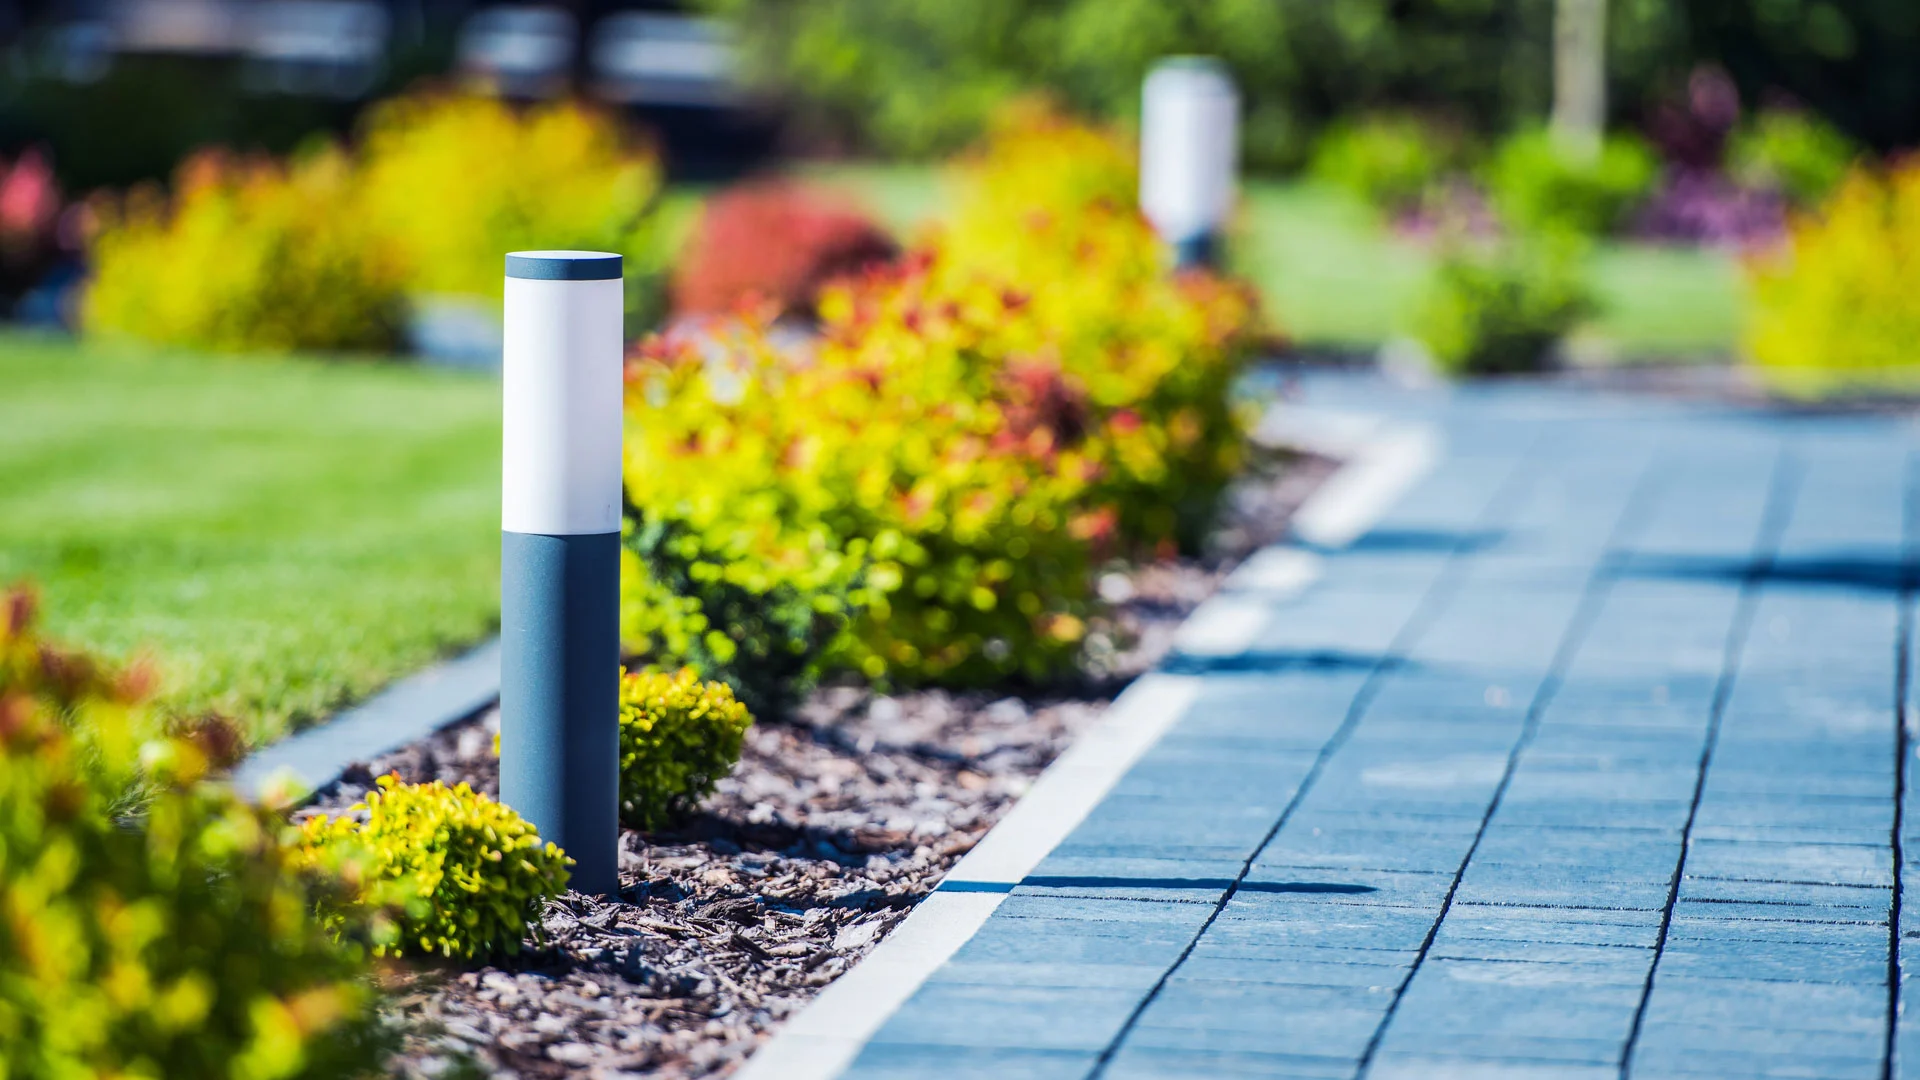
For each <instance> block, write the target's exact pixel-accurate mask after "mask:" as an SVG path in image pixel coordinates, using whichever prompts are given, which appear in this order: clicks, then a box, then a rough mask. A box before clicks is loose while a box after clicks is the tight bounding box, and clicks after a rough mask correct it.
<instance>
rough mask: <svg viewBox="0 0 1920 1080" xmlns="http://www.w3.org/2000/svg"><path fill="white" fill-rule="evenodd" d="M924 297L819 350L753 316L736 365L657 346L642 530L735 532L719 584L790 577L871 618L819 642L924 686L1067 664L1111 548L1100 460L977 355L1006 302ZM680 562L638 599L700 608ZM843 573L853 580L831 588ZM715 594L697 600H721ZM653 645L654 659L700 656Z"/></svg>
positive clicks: (633, 472) (644, 378) (725, 543)
mask: <svg viewBox="0 0 1920 1080" xmlns="http://www.w3.org/2000/svg"><path fill="white" fill-rule="evenodd" d="M909 295H910V294H908V293H905V292H891V293H888V292H879V293H877V295H876V296H875V297H874V299H875V300H876V302H878V303H880V306H885V307H887V313H886V314H884V315H874V316H872V323H871V324H868V323H861V324H856V325H858V329H853V328H852V327H851V326H847V327H844V328H846V329H848V333H846V334H844V335H841V334H838V333H835V332H834V330H835V329H837V328H843V327H842V324H836V323H833V322H830V323H829V333H828V335H827V336H826V337H825V338H823V339H822V340H821V341H820V342H818V343H817V346H816V347H814V348H812V349H810V350H807V351H805V352H786V353H783V352H781V351H779V350H777V349H775V348H774V347H772V346H771V345H769V344H765V343H764V337H763V335H761V334H760V333H759V332H758V331H757V330H756V329H755V328H753V327H751V326H748V327H743V328H741V329H740V330H739V331H738V332H737V333H736V334H735V336H734V338H733V340H735V341H740V340H741V339H749V340H757V341H759V342H760V344H754V345H749V346H746V347H743V348H740V349H739V350H738V351H736V352H732V353H730V354H728V355H725V356H721V357H717V358H711V359H710V358H706V357H703V356H702V354H701V352H700V350H699V349H698V347H696V346H695V345H694V344H693V343H688V342H680V343H674V342H668V343H663V344H662V346H659V347H656V348H653V349H650V350H649V351H648V352H647V353H646V354H645V355H644V356H643V359H642V360H641V361H639V362H638V363H636V364H635V366H634V368H633V381H632V383H631V384H630V386H631V389H630V392H629V408H630V410H632V414H633V422H632V423H630V425H629V429H628V430H629V432H630V434H629V440H628V469H627V489H628V496H629V498H630V500H631V502H632V504H633V506H634V507H635V509H636V514H637V516H638V523H637V526H638V529H640V530H645V529H648V528H651V527H654V526H655V525H656V523H660V522H672V523H674V528H675V529H676V530H679V531H680V532H682V533H683V534H684V535H693V536H699V537H702V538H709V537H710V538H713V539H711V540H707V539H703V540H702V541H701V542H700V546H701V548H702V549H703V550H706V551H721V550H724V551H726V552H727V553H728V555H729V557H728V558H727V559H726V560H725V561H724V562H721V561H714V562H711V563H707V564H705V565H704V566H703V567H701V568H699V569H698V570H697V572H696V575H694V576H696V577H697V578H699V579H702V580H703V581H704V582H707V583H713V582H721V581H726V582H752V583H754V584H755V585H762V584H767V583H771V585H772V586H773V587H774V588H778V587H781V586H785V587H787V588H788V589H789V590H790V593H791V595H792V596H793V598H794V600H795V602H797V603H801V604H806V605H811V606H813V607H814V608H815V610H818V609H821V608H827V609H830V610H831V609H835V608H838V610H836V611H835V612H834V613H835V617H836V619H844V615H842V614H841V612H845V613H847V614H851V615H852V616H853V622H852V623H851V624H848V626H847V630H846V632H844V633H840V634H839V635H838V636H837V637H833V638H825V637H821V636H815V637H809V638H807V639H806V645H807V646H808V647H809V648H811V649H814V650H815V651H816V652H817V651H818V650H820V649H822V648H824V649H825V650H826V652H827V653H828V658H827V659H825V660H823V661H822V662H823V663H825V664H827V665H828V666H833V667H851V668H853V669H855V670H858V671H861V672H863V673H864V674H865V675H866V676H868V677H869V678H875V679H880V678H886V677H892V678H896V679H903V680H906V681H924V680H927V679H948V680H954V681H963V682H978V681H991V680H993V679H995V678H1000V677H1003V676H1005V675H1009V674H1016V673H1018V674H1026V675H1029V676H1032V677H1041V676H1044V675H1047V674H1051V673H1053V672H1055V671H1057V670H1059V669H1060V667H1061V666H1062V665H1063V664H1064V663H1066V662H1068V661H1070V660H1071V658H1072V656H1073V654H1074V652H1075V650H1076V649H1077V646H1078V642H1079V638H1080V626H1081V623H1080V619H1079V617H1078V615H1079V613H1080V612H1081V610H1082V609H1083V608H1084V606H1085V598H1086V595H1087V585H1086V577H1087V574H1088V572H1089V558H1090V555H1091V541H1092V540H1093V539H1095V538H1096V534H1098V533H1099V532H1100V531H1101V530H1102V529H1107V528H1110V526H1108V525H1107V524H1105V521H1106V520H1107V519H1106V518H1103V517H1102V516H1101V515H1099V514H1098V513H1097V512H1095V511H1094V510H1092V509H1091V508H1087V507H1083V506H1081V505H1079V500H1080V498H1081V496H1083V495H1084V493H1085V491H1086V489H1087V486H1088V482H1089V480H1090V478H1091V475H1092V466H1091V464H1090V462H1089V461H1088V459H1087V457H1086V455H1085V454H1083V453H1081V452H1080V451H1079V450H1078V449H1075V448H1073V447H1060V446H1058V445H1057V444H1058V443H1061V442H1064V441H1065V440H1064V439H1059V438H1057V437H1056V435H1055V433H1054V432H1053V431H1052V430H1051V429H1050V428H1046V427H1045V425H1044V423H1042V422H1040V421H1036V422H1035V423H1033V424H1032V425H1029V430H1026V431H1021V430H1019V429H1018V428H1017V427H1016V426H1015V425H1014V424H1012V423H1009V422H1008V419H1007V418H1008V404H1009V403H1008V402H1007V401H1005V400H1002V399H1000V398H998V397H997V396H996V393H997V388H996V386H995V384H996V383H997V382H999V381H1000V372H999V371H998V370H997V369H996V368H995V367H994V366H993V365H991V364H989V363H987V362H986V361H985V360H984V359H983V358H982V357H981V356H979V355H978V353H977V350H978V349H979V348H980V347H981V345H982V344H983V343H990V342H991V341H992V340H993V335H994V331H993V330H992V329H991V325H992V321H993V319H994V317H995V316H994V314H993V312H991V311H986V310H981V311H973V312H967V311H962V310H959V309H956V310H955V311H952V312H948V311H944V310H942V309H940V308H927V307H924V306H921V305H918V304H915V303H913V302H912V301H911V300H909V299H908V298H907V297H908V296H909ZM889 304H890V305H891V306H889ZM823 306H825V307H827V308H829V309H831V308H833V307H834V306H835V304H834V303H833V302H832V301H828V302H827V303H826V304H825V305H823ZM997 310H998V313H999V314H1000V315H1008V314H1010V313H1008V312H1007V311H1006V310H1005V309H1004V308H999V309H997ZM830 318H831V316H830ZM731 364H741V365H743V366H739V367H734V366H730V365H731ZM1109 517H1110V516H1109ZM658 563H659V560H658V559H657V558H656V559H652V560H648V561H647V562H646V563H645V564H643V566H642V567H640V569H643V570H644V571H645V572H646V573H645V575H644V576H643V578H642V583H641V584H640V585H637V586H630V587H629V590H628V591H629V596H630V597H641V596H644V595H652V596H653V597H654V598H655V600H656V602H657V603H665V604H674V603H685V602H686V601H687V600H688V599H689V598H688V597H685V596H679V595H677V594H676V595H673V596H662V595H660V591H659V590H658V588H657V587H658V586H660V585H662V584H665V582H664V581H663V580H662V577H661V574H660V572H659V569H658ZM822 567H824V568H828V569H830V570H831V571H832V572H833V573H834V574H835V575H836V578H835V579H834V580H828V581H824V582H823V581H822V580H821V576H820V572H819V570H820V568H822ZM643 589H646V590H652V591H651V592H650V593H643V592H642V591H641V590H643ZM711 593H712V589H711V588H710V587H703V588H702V589H700V590H696V591H695V594H694V596H693V597H692V598H691V599H693V600H694V601H696V602H698V604H699V606H700V607H701V608H702V610H703V611H705V610H706V608H705V602H706V600H707V598H708V597H709V596H710V595H711ZM757 595H759V596H761V597H763V598H764V599H765V600H772V599H775V598H776V596H777V593H775V592H774V591H773V589H769V590H768V591H767V592H764V593H758V594H757ZM690 606H691V605H690ZM740 628H741V627H739V626H738V625H735V626H726V625H716V626H715V627H714V629H716V630H718V631H720V632H721V634H723V635H725V634H728V633H731V632H732V631H734V630H736V629H740ZM650 644H652V645H653V646H654V648H655V650H656V651H654V652H652V653H650V654H648V655H649V658H650V659H651V660H652V661H653V662H656V663H660V664H663V665H664V664H669V663H674V662H678V661H681V660H684V659H687V657H684V656H679V655H675V654H673V653H671V652H660V651H657V650H658V647H659V646H660V645H662V644H665V642H663V641H661V640H660V639H658V638H656V639H655V640H654V641H652V642H651V643H650ZM743 651H760V652H764V651H768V650H766V649H763V648H757V647H755V648H752V649H749V648H747V647H745V646H743ZM806 659H807V660H809V661H813V660H815V659H816V657H812V656H809V657H806ZM704 674H707V675H709V676H713V677H720V678H726V679H727V680H728V681H730V682H731V681H734V679H735V678H737V677H738V676H737V673H736V671H735V670H734V669H733V668H731V667H722V668H720V669H718V670H707V671H705V672H704Z"/></svg>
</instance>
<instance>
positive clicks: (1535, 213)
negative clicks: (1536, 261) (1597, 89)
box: [1486, 127, 1659, 236]
mask: <svg viewBox="0 0 1920 1080" xmlns="http://www.w3.org/2000/svg"><path fill="white" fill-rule="evenodd" d="M1658 173H1659V161H1658V160H1657V159H1656V158H1655V157H1654V153H1653V151H1652V150H1651V149H1649V148H1648V147H1647V144H1646V143H1645V142H1644V141H1643V140H1641V139H1639V138H1638V137H1636V136H1632V135H1624V134H1615V135H1609V136H1607V137H1606V139H1605V140H1604V141H1603V142H1602V143H1601V145H1600V148H1599V151H1598V152H1597V153H1596V154H1594V155H1593V157H1592V158H1591V159H1583V158H1581V157H1580V156H1578V155H1577V154H1574V153H1572V152H1570V151H1569V150H1568V149H1567V148H1566V147H1565V146H1563V145H1561V143H1560V141H1559V140H1558V139H1557V138H1556V137H1555V135H1554V133H1553V132H1552V131H1549V130H1548V129H1546V128H1544V127H1538V128H1531V129H1528V130H1526V131H1521V132H1518V133H1516V134H1514V135H1512V136H1510V137H1509V138H1508V139H1507V140H1506V141H1505V142H1503V143H1501V144H1500V148H1499V149H1498V150H1496V151H1495V152H1494V155H1493V158H1492V160H1490V161H1489V162H1488V163H1487V166H1486V182H1487V188H1488V194H1490V195H1491V196H1492V197H1493V205H1494V208H1495V209H1496V210H1498V211H1499V212H1500V216H1501V218H1502V219H1504V220H1505V222H1506V224H1507V225H1508V226H1509V227H1511V228H1513V229H1514V230H1516V231H1519V232H1522V233H1531V232H1551V233H1573V234H1575V235H1579V236H1596V235H1600V234H1602V233H1605V232H1606V231H1607V230H1609V229H1611V228H1613V227H1614V226H1615V225H1617V224H1619V223H1620V222H1621V220H1622V219H1624V218H1625V216H1626V214H1627V211H1629V210H1631V209H1632V208H1633V207H1634V205H1635V204H1637V203H1638V202H1640V200H1641V199H1643V198H1644V197H1645V196H1646V194H1647V191H1648V189H1650V188H1651V187H1652V186H1653V181H1654V179H1655V177H1656V176H1657V175H1658Z"/></svg>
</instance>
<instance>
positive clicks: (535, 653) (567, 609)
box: [500, 532, 620, 896]
mask: <svg viewBox="0 0 1920 1080" xmlns="http://www.w3.org/2000/svg"><path fill="white" fill-rule="evenodd" d="M500 559H501V573H500V641H501V653H500V745H501V754H500V799H501V801H502V802H504V803H506V804H507V805H508V806H511V807H513V808H514V809H515V810H517V811H519V812H520V815H521V816H522V817H524V818H526V819H527V820H528V821H530V822H532V823H533V824H534V826H535V827H536V828H538V829H539V830H540V836H541V838H542V839H545V840H551V841H553V842H554V843H556V844H559V845H560V846H561V847H562V848H564V849H565V850H566V852H567V854H568V855H570V856H572V857H573V860H574V867H573V879H572V887H573V888H575V889H577V890H579V891H580V892H584V893H597V894H600V895H603V896H613V895H616V894H618V893H619V891H620V875H619V845H620V823H619V820H618V815H619V787H620V720H619V717H620V534H619V533H617V532H616V533H589V534H585V535H576V536H546V535H541V534H537V533H516V532H502V533H501V534H500Z"/></svg>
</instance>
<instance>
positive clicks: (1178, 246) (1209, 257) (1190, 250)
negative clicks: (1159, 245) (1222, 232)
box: [1173, 233, 1220, 270]
mask: <svg viewBox="0 0 1920 1080" xmlns="http://www.w3.org/2000/svg"><path fill="white" fill-rule="evenodd" d="M1219 264H1220V241H1219V238H1218V237H1216V236H1215V235H1214V234H1212V233H1201V234H1200V235H1198V236H1189V237H1187V238H1186V239H1184V240H1176V241H1174V243H1173V265H1174V269H1176V270H1187V269H1213V268H1215V267H1217V266H1219Z"/></svg>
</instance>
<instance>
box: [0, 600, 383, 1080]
mask: <svg viewBox="0 0 1920 1080" xmlns="http://www.w3.org/2000/svg"><path fill="white" fill-rule="evenodd" d="M142 696H143V689H142V686H141V680H139V679H131V680H130V679H128V678H126V677H123V676H117V675H114V674H112V673H109V672H106V671H104V670H103V669H101V668H100V667H98V666H97V665H95V664H94V663H92V662H91V661H89V660H87V659H86V658H84V657H81V656H77V655H75V654H71V653H65V652H61V651H59V650H56V649H53V648H50V647H48V646H47V645H46V644H45V643H44V642H42V641H41V640H40V639H39V638H38V637H37V636H36V635H35V633H34V632H33V626H32V606H31V603H30V602H29V601H28V600H27V599H26V598H25V596H24V595H23V594H15V595H14V596H13V597H11V598H10V599H9V600H8V602H7V603H5V604H4V605H0V1075H5V1076H6V1077H8V1080H71V1078H74V1077H89V1076H125V1077H175V1076H181V1077H186V1076H193V1077H224V1078H230V1080H283V1078H292V1077H313V1078H319V1077H350V1076H362V1075H368V1074H370V1073H371V1072H372V1071H373V1070H374V1069H375V1068H376V1067H377V1065H378V1063H379V1060H380V1050H381V1046H380V1043H381V1040H380V1039H379V1038H378V1030H379V1029H378V1027H377V1024H376V1022H375V1020H374V1018H373V1012H372V1004H373V1000H372V989H371V987H370V985H369V984H368V983H367V982H366V981H365V979H364V975H365V970H366V969H365V964H366V958H365V955H364V953H363V952H362V951H361V950H359V949H358V948H357V947H356V946H354V945H353V944H351V943H349V942H343V941H341V940H339V939H337V938H336V937H335V935H333V934H332V933H330V932H329V931H328V929H327V928H326V927H325V926H324V925H322V923H321V921H320V920H319V919H318V918H317V917H316V916H315V915H314V906H315V903H316V901H317V900H320V899H323V898H324V897H326V896H327V895H328V889H329V886H328V884H327V882H325V881H324V880H322V879H316V878H314V877H312V876H310V875H308V874H305V873H303V872H302V871H301V869H300V867H299V866H297V865H296V864H295V863H296V860H294V859H293V858H292V853H291V851H290V849H289V848H287V847H285V846H283V844H282V842H281V833H282V831H283V829H284V826H283V825H282V824H281V822H280V821H279V819H278V818H277V817H275V816H274V815H273V814H272V813H270V812H268V811H264V810H260V809H256V808H253V807H249V806H246V805H244V804H242V803H240V802H238V801H236V800H235V799H234V798H233V796H232V795H231V794H230V793H229V792H228V791H227V790H226V789H225V788H224V787H219V786H213V785H210V784H208V783H206V782H205V776H206V772H207V765H208V762H207V758H206V756H205V754H204V753H203V752H202V751H201V749H200V748H199V747H197V746H196V745H195V744H194V743H192V742H190V741H187V740H167V741H158V742H142V740H141V732H142V731H144V730H146V729H147V727H148V725H150V723H151V719H150V717H148V716H147V715H146V712H145V709H144V707H143V706H142V703H141V702H142ZM136 775H137V776H138V778H139V780H138V782H139V783H140V784H141V785H142V786H143V788H145V790H146V797H145V799H144V800H143V802H142V804H141V808H140V811H139V813H138V815H137V816H135V817H131V818H129V817H126V816H123V814H122V813H121V811H123V810H124V809H125V802H124V798H123V797H124V793H125V791H126V788H127V785H128V784H129V783H132V782H134V780H135V777H136Z"/></svg>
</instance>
